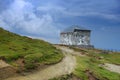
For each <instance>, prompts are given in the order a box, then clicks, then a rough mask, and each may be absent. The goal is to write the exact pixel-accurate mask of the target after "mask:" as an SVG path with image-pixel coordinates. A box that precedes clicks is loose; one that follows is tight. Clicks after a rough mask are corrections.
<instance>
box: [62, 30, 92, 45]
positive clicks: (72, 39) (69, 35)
mask: <svg viewBox="0 0 120 80" xmlns="http://www.w3.org/2000/svg"><path fill="white" fill-rule="evenodd" d="M60 41H61V44H64V45H90V31H76V32H66V33H61V35H60Z"/></svg>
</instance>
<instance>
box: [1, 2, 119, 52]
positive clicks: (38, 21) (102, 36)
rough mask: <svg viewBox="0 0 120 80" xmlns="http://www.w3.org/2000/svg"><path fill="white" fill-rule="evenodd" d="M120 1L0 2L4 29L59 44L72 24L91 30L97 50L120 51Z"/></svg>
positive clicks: (92, 42) (92, 40)
mask: <svg viewBox="0 0 120 80" xmlns="http://www.w3.org/2000/svg"><path fill="white" fill-rule="evenodd" d="M119 3H120V0H0V26H1V27H3V28H4V29H7V30H9V31H12V32H15V33H18V34H21V35H26V36H29V37H33V38H40V39H44V40H46V41H49V42H51V43H59V33H60V32H61V31H62V30H64V29H65V28H67V27H69V26H71V25H79V26H83V27H85V28H88V29H91V30H92V34H91V44H93V45H94V46H95V47H96V48H102V49H118V50H120V4H119Z"/></svg>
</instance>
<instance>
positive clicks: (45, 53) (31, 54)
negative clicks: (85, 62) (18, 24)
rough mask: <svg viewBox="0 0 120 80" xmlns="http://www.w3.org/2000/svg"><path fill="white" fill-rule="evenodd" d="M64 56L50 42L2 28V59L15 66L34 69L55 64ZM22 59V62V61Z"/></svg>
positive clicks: (0, 33) (0, 57) (0, 29)
mask: <svg viewBox="0 0 120 80" xmlns="http://www.w3.org/2000/svg"><path fill="white" fill-rule="evenodd" d="M62 58H63V54H61V51H60V50H57V49H56V48H55V47H53V46H52V45H51V44H49V43H48V42H45V41H43V40H38V39H32V38H28V37H25V36H20V35H17V34H14V33H11V32H9V31H6V30H4V29H2V28H0V59H3V60H4V61H6V62H8V63H9V64H12V65H13V66H16V67H18V66H20V64H19V63H21V65H23V66H24V68H25V69H33V68H35V67H37V66H38V65H44V64H53V63H57V62H59V61H60V60H61V59H62ZM20 61H21V62H20Z"/></svg>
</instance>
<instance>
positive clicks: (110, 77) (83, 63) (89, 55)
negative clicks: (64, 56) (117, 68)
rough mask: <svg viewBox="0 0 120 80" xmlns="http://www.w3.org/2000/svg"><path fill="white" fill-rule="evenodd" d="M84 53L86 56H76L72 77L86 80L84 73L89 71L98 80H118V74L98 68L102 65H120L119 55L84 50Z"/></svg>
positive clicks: (119, 75)
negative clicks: (75, 65)
mask: <svg viewBox="0 0 120 80" xmlns="http://www.w3.org/2000/svg"><path fill="white" fill-rule="evenodd" d="M75 50H76V49H75ZM77 51H78V50H77ZM85 51H86V56H76V58H77V67H76V69H75V71H74V72H73V73H74V75H76V76H77V77H79V78H80V79H82V80H88V76H87V75H86V72H85V71H86V70H90V71H91V72H92V73H93V75H94V76H95V77H96V78H98V79H100V80H120V74H118V73H115V72H111V71H109V70H106V69H104V68H103V67H100V66H99V65H100V64H102V63H112V64H120V53H112V54H103V53H100V54H98V53H97V52H95V50H87V49H85ZM101 57H102V58H101ZM99 58H101V59H99Z"/></svg>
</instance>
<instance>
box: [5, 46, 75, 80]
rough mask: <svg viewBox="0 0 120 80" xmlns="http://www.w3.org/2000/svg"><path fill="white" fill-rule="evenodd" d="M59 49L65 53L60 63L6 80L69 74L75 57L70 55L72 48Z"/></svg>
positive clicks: (31, 79) (24, 79) (38, 79)
mask: <svg viewBox="0 0 120 80" xmlns="http://www.w3.org/2000/svg"><path fill="white" fill-rule="evenodd" d="M57 48H58V47H57ZM59 48H60V47H59ZM61 50H62V51H63V53H64V54H65V58H64V59H63V60H62V61H61V62H60V63H58V64H55V65H51V66H50V67H48V68H46V69H43V70H38V71H37V72H34V73H32V74H29V75H26V76H17V77H13V78H8V79H6V80H48V79H50V78H53V77H57V76H61V75H65V74H70V73H71V72H73V70H74V68H75V65H76V58H75V57H74V56H73V55H71V53H73V51H72V50H70V49H67V48H64V49H61Z"/></svg>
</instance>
